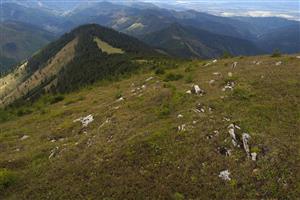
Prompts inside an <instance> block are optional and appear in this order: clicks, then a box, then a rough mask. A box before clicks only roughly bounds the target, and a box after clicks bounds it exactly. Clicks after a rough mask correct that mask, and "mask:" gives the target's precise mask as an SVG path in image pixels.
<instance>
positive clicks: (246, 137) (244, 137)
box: [242, 133, 251, 157]
mask: <svg viewBox="0 0 300 200" xmlns="http://www.w3.org/2000/svg"><path fill="white" fill-rule="evenodd" d="M250 138H251V137H250V135H249V134H248V133H243V135H242V140H243V146H244V150H245V152H246V154H247V156H248V157H250V147H249V140H250Z"/></svg>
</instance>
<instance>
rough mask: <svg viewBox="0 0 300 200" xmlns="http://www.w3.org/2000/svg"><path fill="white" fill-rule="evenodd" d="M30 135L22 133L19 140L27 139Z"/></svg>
mask: <svg viewBox="0 0 300 200" xmlns="http://www.w3.org/2000/svg"><path fill="white" fill-rule="evenodd" d="M29 137H30V136H29V135H24V136H23V137H21V138H20V140H26V139H28V138H29Z"/></svg>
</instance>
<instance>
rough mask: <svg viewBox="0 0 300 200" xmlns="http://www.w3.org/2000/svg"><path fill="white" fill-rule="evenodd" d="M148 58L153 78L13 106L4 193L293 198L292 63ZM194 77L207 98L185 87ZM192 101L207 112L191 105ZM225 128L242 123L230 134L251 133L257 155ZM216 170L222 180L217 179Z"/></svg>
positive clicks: (0, 178) (295, 68)
mask: <svg viewBox="0 0 300 200" xmlns="http://www.w3.org/2000/svg"><path fill="white" fill-rule="evenodd" d="M253 61H259V62H260V63H259V64H254V63H253ZM279 61H282V64H281V65H279V64H278V66H276V63H277V62H279ZM141 62H142V61H141ZM145 62H146V64H147V63H148V65H149V66H159V67H160V68H159V70H158V69H156V72H157V74H159V75H157V74H155V73H154V72H153V71H148V70H144V71H140V73H139V74H137V75H133V76H131V77H129V78H126V79H123V80H120V81H118V82H114V83H108V82H103V81H102V82H99V83H96V84H94V85H93V86H90V87H86V88H83V89H81V90H80V91H77V92H73V93H70V94H68V95H66V96H65V97H64V98H62V97H61V98H55V101H53V97H50V96H44V97H43V98H41V99H40V100H39V101H38V102H36V103H35V104H33V105H31V106H29V107H23V108H19V109H23V110H27V111H28V110H29V111H30V112H25V114H26V113H30V114H27V115H23V116H20V117H17V116H14V115H13V112H12V114H11V116H10V120H9V119H8V121H6V122H2V123H1V124H0V130H1V133H0V191H1V192H0V198H1V199H125V198H126V199H261V198H264V199H271V198H276V199H296V198H297V197H299V192H300V191H299V187H300V185H299V182H300V181H299V177H298V176H297V174H299V168H298V167H297V166H299V147H300V142H299V129H300V115H299V113H300V90H299V87H300V68H299V66H300V59H297V58H295V56H284V57H279V58H271V57H269V56H266V57H244V58H232V59H224V60H220V61H218V62H217V63H211V64H209V65H207V62H201V61H192V62H179V61H178V62H177V63H176V62H174V61H170V60H156V61H150V60H148V61H145V60H144V61H143V63H144V64H145ZM233 62H238V64H237V67H236V68H235V69H232V67H231V64H232V63H233ZM162 69H164V70H165V72H166V73H165V74H162V72H163V70H162ZM216 72H218V73H216ZM229 72H231V73H229ZM228 75H229V76H230V77H229V76H228ZM231 75H232V76H231ZM149 77H153V79H149ZM147 79H148V80H147ZM146 80H147V81H146ZM211 80H215V82H213V81H211ZM209 82H210V84H209ZM228 82H235V87H234V89H233V91H230V90H228V91H226V92H224V91H222V88H223V87H224V85H226V84H227V83H228ZM193 83H195V84H198V85H199V86H200V87H201V88H202V89H204V90H205V92H206V94H205V95H204V96H197V95H194V94H186V91H187V90H189V89H191V85H192V84H193ZM120 97H124V98H125V100H122V99H119V98H120ZM49 99H50V100H49ZM117 99H119V100H117ZM199 103H201V104H202V106H201V108H202V109H204V112H194V109H196V108H198V109H199V106H198V107H197V104H199ZM209 107H210V108H211V109H209ZM209 110H210V111H209ZM8 112H10V109H8V110H6V113H8ZM1 113H2V114H3V111H2V112H1ZM22 114H24V112H23V113H22ZM89 114H92V115H93V116H94V121H93V122H92V123H90V124H89V125H88V126H87V127H86V128H82V125H81V124H80V122H73V120H75V119H77V118H79V117H83V116H87V115H89ZM178 115H182V116H179V117H178ZM229 120H230V121H229ZM231 123H235V124H236V125H239V126H240V127H241V131H240V132H238V135H239V134H240V133H242V132H247V133H249V134H250V136H251V139H250V146H251V152H257V153H258V160H257V161H251V160H249V159H248V158H247V156H246V153H245V152H244V150H243V149H239V148H235V147H233V145H232V143H231V139H230V135H229V133H228V129H227V127H228V126H229V125H230V124H231ZM182 125H185V126H182ZM178 126H180V127H181V129H184V130H181V131H179V130H178ZM215 131H218V132H219V134H217V132H215ZM24 135H25V136H29V137H24ZM21 138H22V139H21ZM218 147H226V148H227V149H230V150H232V152H231V155H230V156H225V155H222V154H221V153H220V152H219V150H218ZM51 154H52V156H50V155H51ZM49 156H50V158H49ZM223 170H229V172H230V173H231V174H230V178H231V180H230V181H224V180H222V179H221V178H220V177H218V175H219V173H220V172H221V171H223Z"/></svg>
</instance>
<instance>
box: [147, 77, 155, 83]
mask: <svg viewBox="0 0 300 200" xmlns="http://www.w3.org/2000/svg"><path fill="white" fill-rule="evenodd" d="M152 79H154V78H153V77H152V76H151V77H149V78H147V79H146V80H145V82H149V81H151V80H152Z"/></svg>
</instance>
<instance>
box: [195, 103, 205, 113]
mask: <svg viewBox="0 0 300 200" xmlns="http://www.w3.org/2000/svg"><path fill="white" fill-rule="evenodd" d="M196 111H197V112H199V113H204V112H205V106H204V105H202V104H201V103H198V104H197V105H196Z"/></svg>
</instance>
